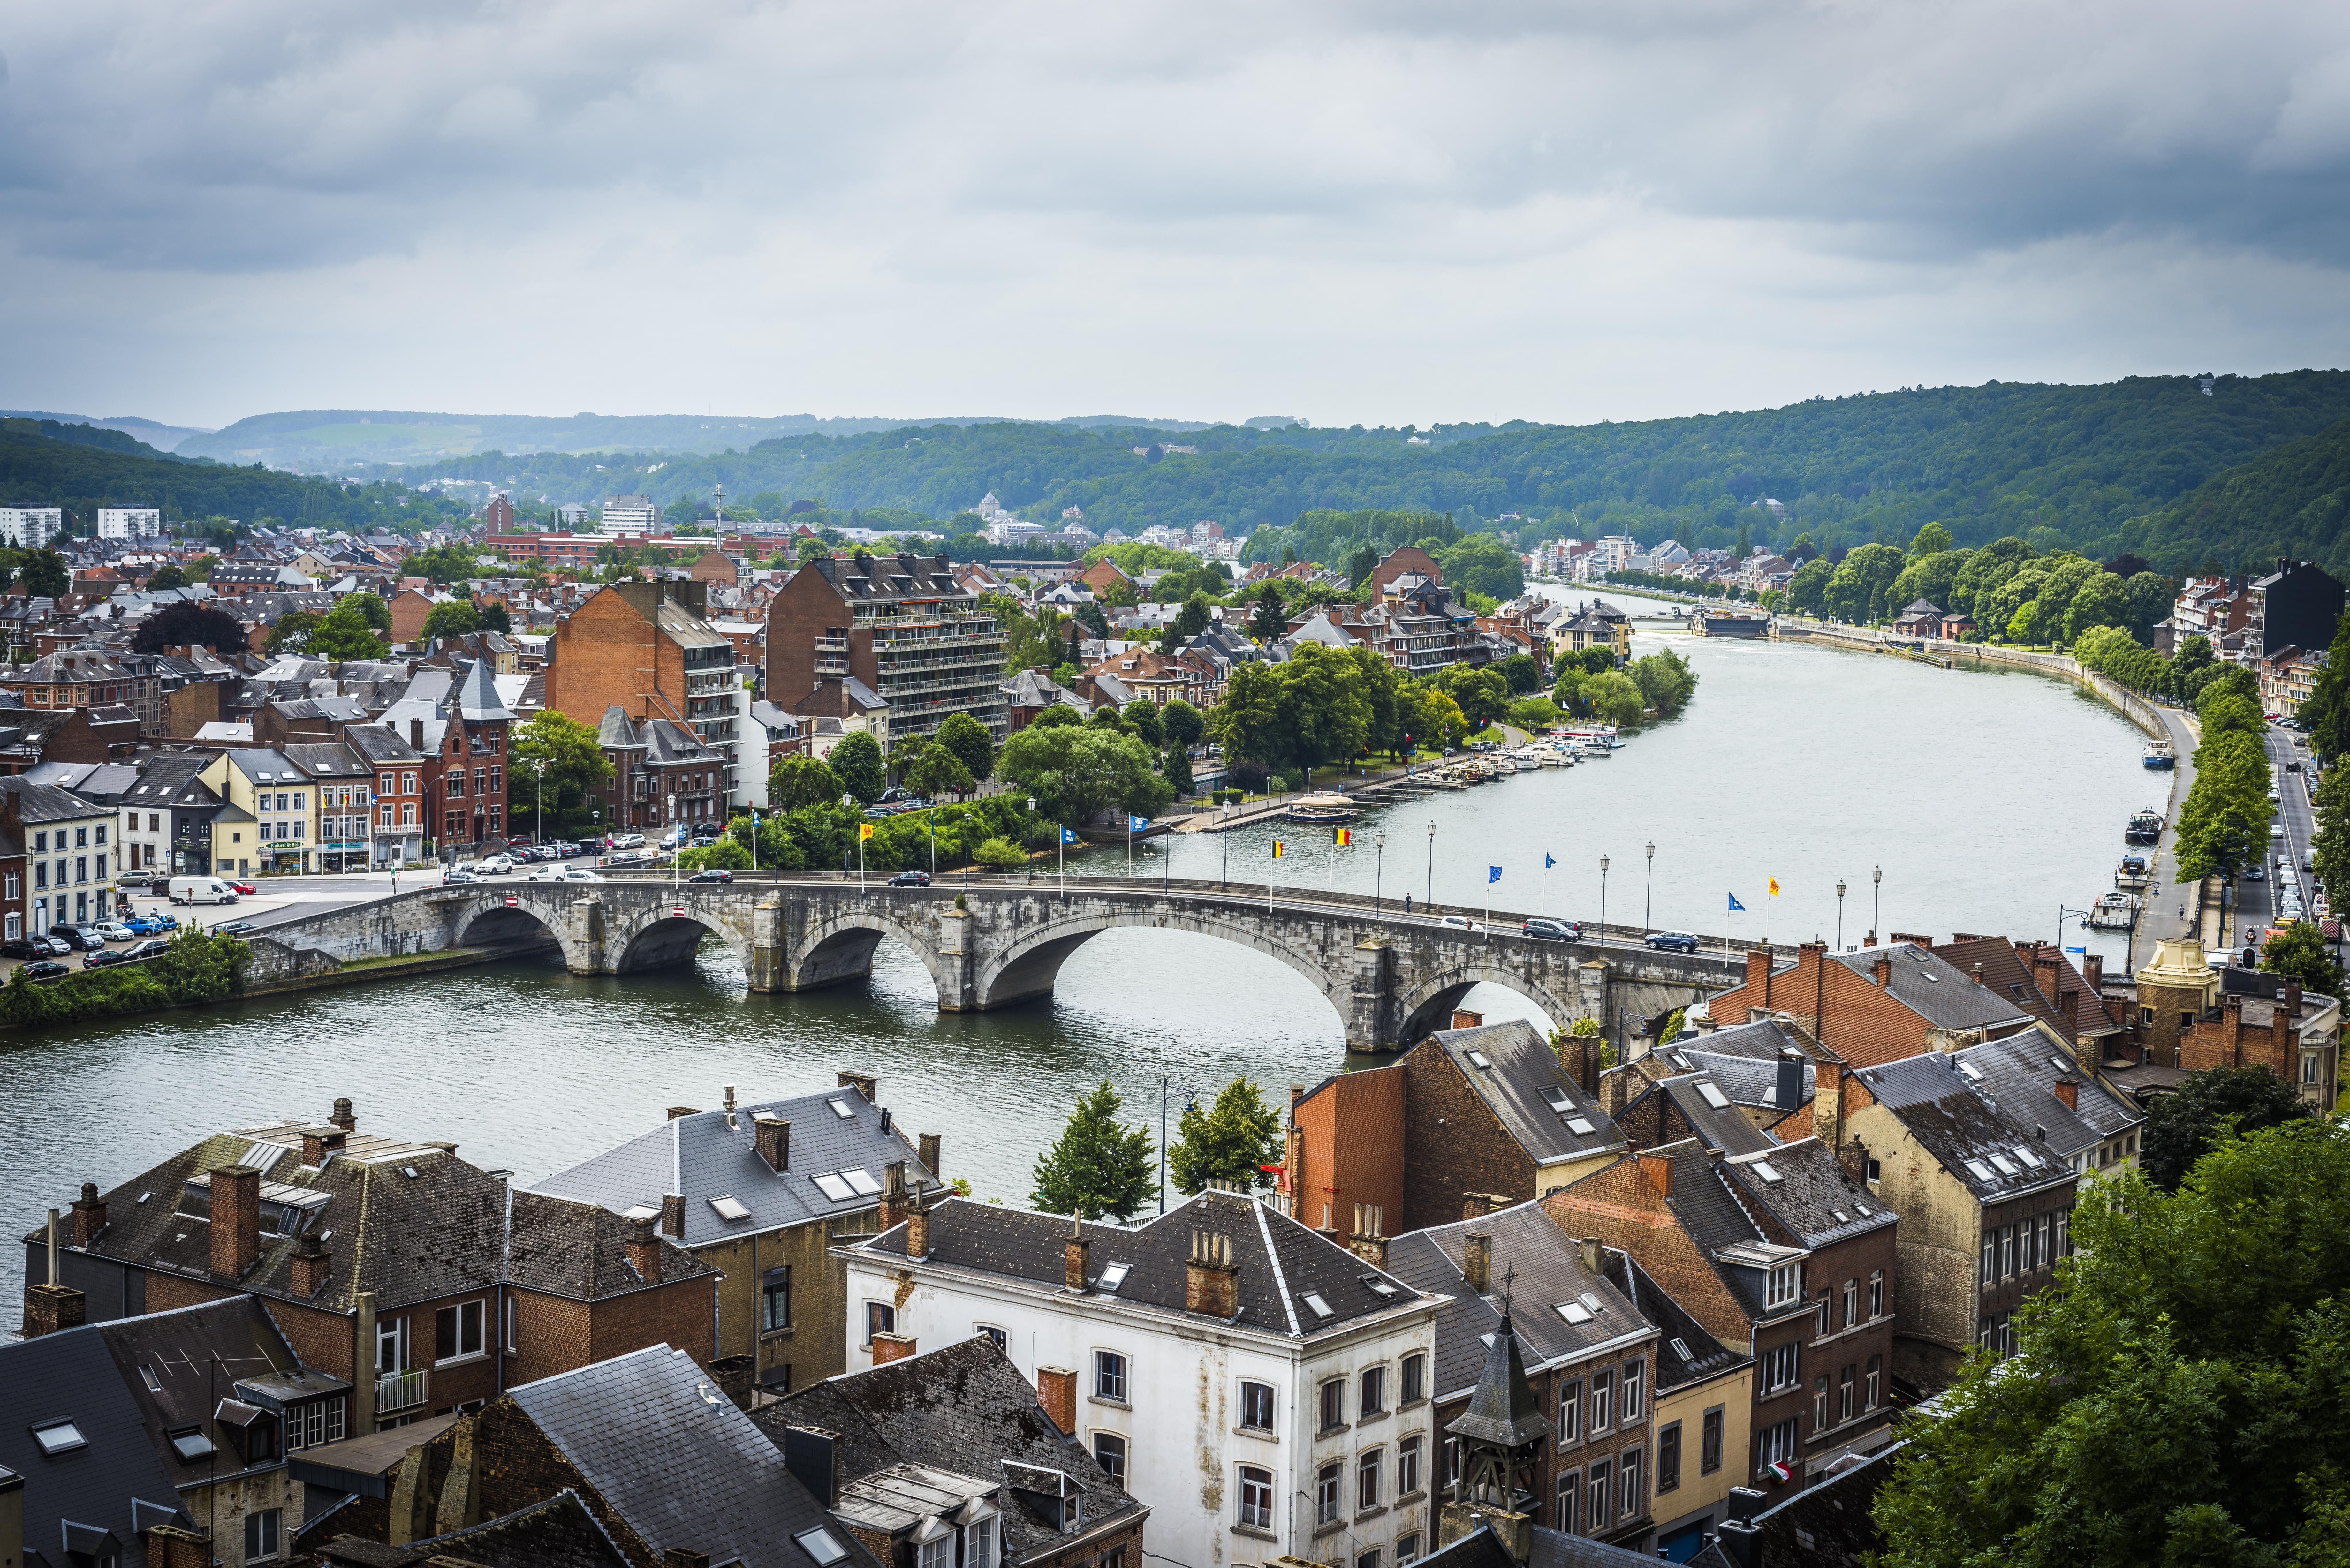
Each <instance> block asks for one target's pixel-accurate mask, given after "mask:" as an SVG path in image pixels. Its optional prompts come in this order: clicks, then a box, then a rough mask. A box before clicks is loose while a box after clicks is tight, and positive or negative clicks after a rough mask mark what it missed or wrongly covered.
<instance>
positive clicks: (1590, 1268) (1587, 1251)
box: [1575, 1236, 1599, 1274]
mask: <svg viewBox="0 0 2350 1568" xmlns="http://www.w3.org/2000/svg"><path fill="white" fill-rule="evenodd" d="M1575 1246H1576V1247H1578V1248H1580V1249H1581V1250H1582V1252H1583V1267H1584V1269H1585V1271H1586V1272H1589V1273H1594V1274H1596V1273H1597V1272H1599V1238H1598V1237H1596V1236H1585V1237H1583V1238H1581V1239H1580V1240H1578V1241H1576V1242H1575Z"/></svg>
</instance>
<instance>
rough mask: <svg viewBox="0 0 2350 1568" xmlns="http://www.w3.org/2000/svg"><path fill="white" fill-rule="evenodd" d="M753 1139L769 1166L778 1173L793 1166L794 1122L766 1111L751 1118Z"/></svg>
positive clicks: (760, 1155) (760, 1154) (761, 1156)
mask: <svg viewBox="0 0 2350 1568" xmlns="http://www.w3.org/2000/svg"><path fill="white" fill-rule="evenodd" d="M751 1140H752V1142H753V1143H754V1144H755V1145H756V1146H757V1147H758V1150H759V1158H761V1159H764V1160H765V1161H766V1162H767V1168H768V1169H769V1170H772V1171H775V1172H776V1173H777V1174H778V1175H780V1174H781V1173H783V1172H784V1171H786V1170H789V1169H790V1168H792V1124H791V1123H789V1122H787V1121H785V1119H784V1118H783V1117H781V1116H769V1115H768V1114H767V1113H765V1112H764V1111H762V1112H760V1113H759V1114H758V1115H757V1116H753V1117H752V1118H751Z"/></svg>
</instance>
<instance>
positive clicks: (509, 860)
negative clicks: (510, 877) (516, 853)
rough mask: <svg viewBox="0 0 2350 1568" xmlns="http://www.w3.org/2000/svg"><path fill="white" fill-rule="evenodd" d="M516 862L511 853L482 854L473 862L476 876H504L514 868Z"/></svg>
mask: <svg viewBox="0 0 2350 1568" xmlns="http://www.w3.org/2000/svg"><path fill="white" fill-rule="evenodd" d="M515 864H516V862H515V857H513V856H511V855H484V856H483V857H481V858H480V859H479V860H476V861H474V862H473V875H474V876H476V877H504V876H505V875H507V874H508V873H510V872H511V871H513V870H514V868H515Z"/></svg>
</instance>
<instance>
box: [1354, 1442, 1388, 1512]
mask: <svg viewBox="0 0 2350 1568" xmlns="http://www.w3.org/2000/svg"><path fill="white" fill-rule="evenodd" d="M1386 1468H1387V1451H1386V1450H1385V1449H1371V1450H1370V1451H1369V1452H1368V1453H1367V1454H1365V1455H1363V1456H1362V1458H1360V1459H1357V1460H1356V1461H1355V1510H1356V1511H1357V1512H1358V1513H1359V1512H1361V1511H1364V1510H1366V1509H1373V1508H1377V1507H1378V1506H1379V1479H1380V1475H1381V1473H1382V1472H1383V1471H1384V1470H1385V1469H1386Z"/></svg>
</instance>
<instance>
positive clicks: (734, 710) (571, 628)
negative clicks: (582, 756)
mask: <svg viewBox="0 0 2350 1568" xmlns="http://www.w3.org/2000/svg"><path fill="white" fill-rule="evenodd" d="M708 594H709V588H708V585H706V584H703V583H698V582H693V581H690V580H688V581H662V582H651V583H648V582H627V583H614V584H612V585H611V586H610V587H605V588H600V589H598V591H597V592H595V593H594V594H591V595H590V596H588V597H587V599H586V600H585V601H584V602H583V603H582V604H581V605H580V606H579V607H578V608H577V609H576V610H574V611H572V612H571V615H570V616H569V617H568V618H567V619H565V620H563V621H560V622H558V623H557V624H556V628H555V640H554V642H553V643H552V644H551V645H550V646H549V648H548V661H547V667H546V675H545V677H544V682H543V686H544V691H545V693H546V706H547V707H549V708H552V709H554V710H556V711H557V712H560V713H563V714H565V715H566V716H567V717H569V718H573V719H576V720H577V721H578V722H580V723H583V724H585V725H587V727H588V728H590V729H600V728H602V727H603V725H604V722H605V716H606V715H607V714H608V713H609V712H610V711H612V710H614V709H616V708H617V709H619V711H620V713H621V714H622V716H623V717H625V718H626V719H628V720H629V722H630V723H631V725H632V727H641V726H643V725H645V724H647V723H649V722H652V721H656V720H662V721H667V722H671V723H673V724H676V725H678V726H679V727H680V728H681V729H682V730H683V731H685V732H687V733H688V734H689V735H690V736H691V740H692V741H694V742H699V744H700V745H701V746H702V747H705V748H707V749H708V750H709V751H710V752H711V753H714V755H715V757H716V760H717V765H718V766H719V768H720V769H721V770H722V771H723V773H724V774H725V777H724V778H723V781H722V782H721V784H720V786H719V788H718V789H717V790H716V791H715V797H716V799H717V801H718V803H719V808H718V810H719V815H720V816H721V818H722V820H723V815H724V814H725V812H726V811H727V810H729V809H731V808H732V807H733V806H734V805H749V804H752V803H759V804H764V803H765V801H766V798H767V781H766V776H765V774H764V773H755V774H754V771H753V770H755V769H758V768H760V767H761V766H762V765H763V764H764V760H765V757H764V747H762V746H758V745H748V746H746V745H745V744H744V742H745V739H746V732H747V731H748V729H749V727H750V724H751V701H752V697H753V692H752V690H751V677H752V673H753V672H752V670H751V669H750V668H748V667H746V666H743V665H742V664H739V663H737V662H736V659H735V655H734V643H733V639H730V638H728V637H727V636H726V634H725V633H724V632H722V631H720V630H719V629H718V628H715V627H713V626H712V625H711V624H710V622H709V620H708V619H707V618H706V611H707V608H708V604H709V599H708Z"/></svg>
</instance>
